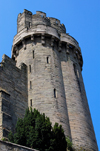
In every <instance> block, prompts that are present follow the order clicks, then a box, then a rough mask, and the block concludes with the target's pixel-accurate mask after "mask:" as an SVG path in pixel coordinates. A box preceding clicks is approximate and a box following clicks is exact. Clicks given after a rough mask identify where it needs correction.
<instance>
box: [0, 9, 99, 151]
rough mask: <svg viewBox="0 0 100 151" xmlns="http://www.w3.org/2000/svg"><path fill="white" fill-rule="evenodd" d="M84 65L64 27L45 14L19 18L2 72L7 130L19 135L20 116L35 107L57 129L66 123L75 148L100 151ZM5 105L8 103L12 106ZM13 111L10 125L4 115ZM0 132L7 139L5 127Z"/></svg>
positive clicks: (1, 79) (73, 40) (2, 93)
mask: <svg viewBox="0 0 100 151" xmlns="http://www.w3.org/2000/svg"><path fill="white" fill-rule="evenodd" d="M82 65H83V60H82V54H81V50H80V47H79V44H78V42H77V41H76V40H75V39H74V38H73V37H72V36H70V35H68V34H66V28H65V26H64V24H61V23H60V21H59V20H58V19H55V18H51V17H50V18H49V17H48V18H47V17H46V14H45V13H43V12H40V11H37V12H36V14H35V15H33V14H32V13H31V12H30V11H27V10H24V12H23V13H22V14H21V13H20V14H19V15H18V19H17V35H16V36H15V37H14V41H13V46H12V58H11V59H10V58H8V57H7V56H5V55H4V56H3V60H2V62H1V67H0V73H1V72H2V74H0V81H1V83H0V93H1V97H0V100H1V103H2V104H4V105H2V106H4V109H1V110H2V112H1V116H2V121H3V123H4V125H6V131H9V130H10V129H12V130H13V131H14V127H15V124H16V121H17V119H18V117H23V116H24V113H25V109H26V108H27V107H32V108H36V109H38V110H39V111H40V112H41V113H45V114H46V116H48V117H50V120H51V122H52V124H54V123H55V122H58V123H59V124H61V125H62V126H63V129H64V131H65V135H66V136H69V138H70V139H71V140H72V142H73V145H74V147H75V148H79V147H82V148H84V149H86V150H87V151H92V150H93V151H98V147H97V143H96V138H95V133H94V129H93V125H92V120H91V115H90V111H89V107H88V102H87V98H86V93H85V89H84V83H83V79H82V74H81V71H82ZM5 79H6V82H5ZM8 86H9V89H8ZM4 100H6V101H7V102H9V103H8V106H6V105H5V102H4ZM13 100H14V101H13ZM3 102H4V103H3ZM5 106H6V107H5ZM5 108H6V109H5ZM8 108H10V113H9V117H7V118H6V119H8V121H7V122H8V124H6V122H5V121H6V119H5V116H3V115H4V114H5V112H7V114H8V110H7V109H8ZM3 110H4V111H3ZM7 114H6V115H7ZM1 123H2V122H1ZM11 123H12V125H13V126H11ZM1 133H2V136H3V135H4V126H2V125H1Z"/></svg>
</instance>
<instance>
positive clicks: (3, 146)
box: [0, 140, 38, 151]
mask: <svg viewBox="0 0 100 151" xmlns="http://www.w3.org/2000/svg"><path fill="white" fill-rule="evenodd" d="M0 151H38V150H36V149H32V148H28V147H25V146H21V145H18V144H14V143H10V142H4V141H1V140H0Z"/></svg>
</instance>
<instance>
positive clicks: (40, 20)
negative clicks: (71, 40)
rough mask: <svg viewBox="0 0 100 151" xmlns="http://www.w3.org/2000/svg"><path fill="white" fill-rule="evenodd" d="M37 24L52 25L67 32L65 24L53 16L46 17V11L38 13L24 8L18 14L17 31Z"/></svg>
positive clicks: (60, 30)
mask: <svg viewBox="0 0 100 151" xmlns="http://www.w3.org/2000/svg"><path fill="white" fill-rule="evenodd" d="M36 25H46V26H51V27H53V28H55V29H57V30H58V31H59V33H61V32H62V33H66V28H65V26H64V24H61V23H60V20H58V19H56V18H52V17H46V13H44V12H42V11H36V14H34V15H33V14H32V12H30V11H28V10H26V9H24V12H23V13H20V14H19V15H18V19H17V33H19V32H20V31H21V30H22V29H24V28H28V29H29V28H34V27H35V26H36Z"/></svg>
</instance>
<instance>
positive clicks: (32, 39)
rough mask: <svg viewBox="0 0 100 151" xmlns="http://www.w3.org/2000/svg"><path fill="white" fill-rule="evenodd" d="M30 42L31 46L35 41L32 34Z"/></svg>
mask: <svg viewBox="0 0 100 151" xmlns="http://www.w3.org/2000/svg"><path fill="white" fill-rule="evenodd" d="M31 41H32V45H34V44H35V41H34V35H33V34H32V35H31Z"/></svg>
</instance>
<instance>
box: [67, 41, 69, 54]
mask: <svg viewBox="0 0 100 151" xmlns="http://www.w3.org/2000/svg"><path fill="white" fill-rule="evenodd" d="M66 53H67V54H69V43H67V44H66Z"/></svg>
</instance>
